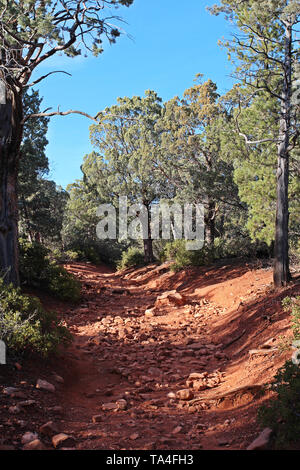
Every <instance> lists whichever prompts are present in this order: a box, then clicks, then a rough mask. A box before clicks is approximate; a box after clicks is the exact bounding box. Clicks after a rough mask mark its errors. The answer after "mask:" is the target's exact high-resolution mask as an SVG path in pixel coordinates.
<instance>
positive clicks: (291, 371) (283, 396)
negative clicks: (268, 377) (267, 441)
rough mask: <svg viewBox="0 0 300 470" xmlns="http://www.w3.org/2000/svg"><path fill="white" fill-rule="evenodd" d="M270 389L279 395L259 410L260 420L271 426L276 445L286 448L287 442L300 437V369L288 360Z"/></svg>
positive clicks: (264, 425)
mask: <svg viewBox="0 0 300 470" xmlns="http://www.w3.org/2000/svg"><path fill="white" fill-rule="evenodd" d="M270 389H271V390H272V391H274V392H276V394H277V397H276V399H274V400H271V402H270V403H269V404H268V405H267V406H263V407H261V408H260V409H259V412H258V421H259V422H260V424H261V425H262V426H263V427H270V428H271V429H272V430H273V434H274V445H275V446H276V447H277V448H281V449H286V446H287V444H291V443H293V442H297V441H299V439H300V400H299V396H300V369H299V367H298V366H297V365H295V364H293V362H292V361H287V362H286V363H285V365H284V366H283V367H282V368H281V369H279V371H278V372H277V374H276V376H275V377H274V382H273V383H272V384H271V386H270Z"/></svg>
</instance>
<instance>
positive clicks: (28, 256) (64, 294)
mask: <svg viewBox="0 0 300 470" xmlns="http://www.w3.org/2000/svg"><path fill="white" fill-rule="evenodd" d="M19 246H20V278H21V282H22V284H23V285H27V286H29V287H34V288H38V289H42V290H45V291H47V292H49V293H50V294H52V295H55V297H57V298H59V299H61V300H70V301H72V302H77V301H78V300H79V298H80V290H81V288H80V282H79V281H78V280H77V279H76V278H75V277H74V276H73V275H72V274H70V273H68V271H66V269H64V268H63V267H62V266H59V265H58V264H57V263H56V261H53V260H52V261H51V255H50V252H49V251H48V250H47V248H45V247H44V246H43V245H41V244H40V243H38V242H33V243H31V242H28V241H24V240H20V244H19Z"/></svg>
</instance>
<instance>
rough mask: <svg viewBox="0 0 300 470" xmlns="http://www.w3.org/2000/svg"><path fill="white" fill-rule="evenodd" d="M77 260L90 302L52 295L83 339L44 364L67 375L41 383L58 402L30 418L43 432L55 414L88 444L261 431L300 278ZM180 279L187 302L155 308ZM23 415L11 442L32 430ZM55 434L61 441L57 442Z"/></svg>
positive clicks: (220, 439) (120, 445)
mask: <svg viewBox="0 0 300 470" xmlns="http://www.w3.org/2000/svg"><path fill="white" fill-rule="evenodd" d="M66 267H67V269H68V270H69V271H70V272H72V273H73V274H74V275H75V276H77V277H78V278H79V279H80V280H81V282H82V292H83V294H82V300H81V303H80V304H79V305H75V306H72V305H69V304H66V303H63V302H58V301H56V300H53V299H51V298H50V297H45V296H42V301H43V302H44V303H45V305H46V306H47V308H55V309H56V310H57V311H58V312H59V313H60V315H61V316H62V318H63V319H64V321H65V322H66V324H67V325H68V327H69V329H70V330H71V332H72V334H73V335H74V341H73V344H72V346H70V347H69V348H68V349H67V350H65V351H64V352H63V353H62V355H61V357H60V358H59V359H58V360H57V361H56V362H52V363H50V364H49V365H48V366H47V368H46V369H44V370H42V369H39V370H38V371H37V370H35V371H34V373H35V375H34V377H37V375H38V374H39V376H41V375H42V376H41V378H43V379H46V380H49V382H51V373H52V372H53V371H55V372H56V373H57V374H59V375H61V376H62V377H63V378H64V384H61V385H58V386H57V391H56V392H55V394H49V393H48V394H47V392H44V394H42V392H40V391H35V393H38V394H39V395H38V397H39V399H40V400H42V401H43V400H44V401H45V400H50V402H49V403H50V404H51V406H52V408H51V407H50V405H49V403H47V406H44V411H43V412H42V411H41V410H40V411H39V412H38V411H36V415H35V414H34V413H33V412H31V414H30V415H29V414H27V415H26V416H25V420H26V419H27V420H28V421H27V422H26V425H27V427H26V429H23V432H24V430H25V431H26V430H28V429H27V428H28V424H29V423H30V424H31V428H30V429H29V430H31V431H36V432H38V429H33V427H34V426H35V427H37V426H38V425H40V424H43V423H44V422H45V421H46V420H47V419H51V420H53V421H55V423H56V424H57V426H58V427H59V431H60V432H64V433H66V434H68V435H70V436H73V438H74V444H73V446H72V447H74V448H76V449H108V450H110V449H114V450H121V449H123V450H131V449H135V450H138V449H146V450H154V449H161V450H163V449H169V450H172V449H190V450H197V449H233V450H234V449H246V448H247V446H248V445H249V444H250V443H251V442H252V441H253V439H254V438H255V437H257V435H258V434H259V432H260V428H259V426H258V424H257V422H256V414H257V409H258V407H259V406H260V405H261V404H262V403H263V402H264V401H265V400H266V399H268V397H267V396H265V395H262V394H261V386H262V385H263V384H265V383H267V382H269V381H270V380H272V378H273V376H274V375H275V373H276V371H277V369H278V368H279V367H280V366H281V365H283V364H284V362H285V360H286V359H287V358H290V356H291V349H290V348H289V347H284V346H285V344H286V342H287V341H288V339H289V338H290V337H291V330H290V318H289V315H288V314H287V313H285V312H283V310H282V307H281V300H282V299H283V298H284V297H285V296H286V295H297V294H299V293H300V284H299V279H298V281H297V280H296V281H295V282H294V283H293V284H291V286H290V287H289V288H287V289H282V290H280V291H274V290H273V288H272V285H271V284H272V271H271V269H270V268H263V267H260V268H259V267H258V266H257V265H254V264H251V263H249V264H245V263H241V262H240V261H234V262H230V263H228V264H227V265H223V266H222V265H220V264H216V265H213V266H210V267H203V268H191V269H187V270H184V271H181V272H179V273H173V272H170V271H169V269H168V265H162V266H157V265H151V266H147V267H145V268H141V269H138V270H135V271H134V270H126V271H123V272H117V273H116V272H113V271H112V270H111V269H109V268H107V267H99V266H98V267H95V266H93V265H91V264H88V263H74V264H70V265H68V266H66ZM175 289H176V290H177V292H179V293H180V294H182V295H183V298H184V302H183V305H181V306H176V305H173V304H172V303H170V304H167V305H163V306H161V307H160V308H158V309H156V311H155V315H153V314H152V316H151V313H147V312H146V314H145V311H146V310H147V309H149V308H151V307H153V306H154V304H155V301H156V299H157V297H158V296H159V295H161V294H162V293H164V292H166V291H170V290H175ZM267 341H268V342H269V343H268V345H267V346H266V345H265V343H266V342H267ZM262 348H265V349H263V351H262ZM251 350H260V353H258V354H249V351H251ZM32 368H33V370H34V366H31V368H30V367H29V366H27V369H26V366H24V371H23V373H24V374H25V372H26V373H28V374H32ZM192 373H198V374H203V376H202V379H203V377H204V379H203V380H204V382H205V381H206V382H205V383H206V385H205V386H204V387H198V389H197V386H195V384H193V382H188V383H187V380H188V378H189V376H190V374H192ZM49 374H50V375H49ZM18 377H19V378H22V371H21V372H19V376H18ZM199 377H200V376H199ZM202 379H201V380H202ZM28 381H30V379H28V380H27V383H28ZM28 387H29V385H28ZM28 387H27V389H28V390H29V388H28ZM193 387H194V388H193ZM182 389H189V390H190V392H191V396H189V397H188V399H183V398H184V397H183V396H181V395H180V396H178V394H177V392H178V391H179V390H182ZM30 390H31V391H30V393H31V394H33V393H34V392H33V390H32V389H30ZM49 395H51V397H50V398H49ZM118 400H121V402H119V401H118ZM116 402H117V403H119V404H120V403H122V406H121V408H125V409H120V407H119V408H116V405H115V404H116ZM105 404H106V405H107V404H112V405H111V406H110V405H108V408H110V407H111V409H109V410H105ZM54 405H61V406H62V407H63V410H62V413H61V414H60V415H59V416H57V415H53V414H51V413H50V411H51V410H52V409H53V406H54ZM103 405H104V407H103ZM47 410H50V411H49V413H48V411H47ZM95 416H97V418H95ZM93 417H94V421H96V422H93ZM30 420H33V423H31V422H30ZM13 425H14V426H13V427H14V441H13V440H12V438H10V437H9V436H11V435H12V434H10V433H8V437H7V441H6V443H7V444H9V443H10V442H14V443H15V445H16V443H17V442H18V438H16V436H18V435H19V434H20V433H21V429H19V428H18V425H17V424H16V423H13ZM20 435H21V434H20ZM46 441H47V439H46ZM45 444H46V445H48V446H49V448H51V440H49V442H45Z"/></svg>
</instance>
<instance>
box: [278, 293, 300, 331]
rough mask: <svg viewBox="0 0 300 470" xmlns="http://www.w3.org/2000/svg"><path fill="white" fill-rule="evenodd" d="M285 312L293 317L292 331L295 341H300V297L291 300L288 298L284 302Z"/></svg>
mask: <svg viewBox="0 0 300 470" xmlns="http://www.w3.org/2000/svg"><path fill="white" fill-rule="evenodd" d="M282 306H283V309H284V311H285V312H289V313H290V314H291V317H292V329H293V332H294V338H295V340H299V339H300V296H298V297H295V298H291V297H286V298H285V299H283V301H282Z"/></svg>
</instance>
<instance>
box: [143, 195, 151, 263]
mask: <svg viewBox="0 0 300 470" xmlns="http://www.w3.org/2000/svg"><path fill="white" fill-rule="evenodd" d="M143 204H144V206H145V207H146V208H147V215H148V238H146V239H144V240H143V242H144V259H145V263H152V262H153V261H154V256H153V240H152V234H151V216H150V209H149V203H147V202H146V203H145V202H144V203H143Z"/></svg>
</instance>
